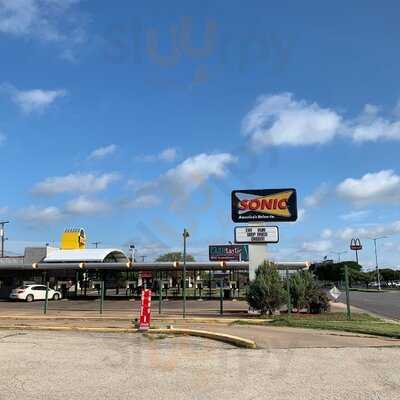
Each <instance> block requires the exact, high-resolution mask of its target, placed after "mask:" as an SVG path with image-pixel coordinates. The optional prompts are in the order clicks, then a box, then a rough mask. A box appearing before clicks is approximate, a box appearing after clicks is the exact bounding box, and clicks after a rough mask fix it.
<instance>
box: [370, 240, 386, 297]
mask: <svg viewBox="0 0 400 400" xmlns="http://www.w3.org/2000/svg"><path fill="white" fill-rule="evenodd" d="M386 237H387V236H379V237H376V238H373V239H372V240H373V241H374V248H375V268H376V281H377V283H378V290H381V278H380V276H379V265H378V250H377V247H376V241H377V240H379V239H385V238H386Z"/></svg>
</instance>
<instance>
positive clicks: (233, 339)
mask: <svg viewBox="0 0 400 400" xmlns="http://www.w3.org/2000/svg"><path fill="white" fill-rule="evenodd" d="M0 330H22V331H29V330H31V331H53V332H57V331H58V332H98V333H138V332H140V331H139V330H138V329H136V328H106V327H104V328H96V327H78V326H40V325H36V326H34V325H0ZM142 333H147V334H167V335H183V336H185V335H187V336H196V337H202V338H206V339H211V340H217V341H220V342H224V343H228V344H231V345H233V346H236V347H240V348H245V349H256V348H257V345H256V343H255V342H254V341H253V340H248V339H244V338H241V337H238V336H232V335H227V334H224V333H215V332H210V331H202V330H197V329H179V328H178V329H175V328H170V329H158V328H157V329H149V330H147V331H142Z"/></svg>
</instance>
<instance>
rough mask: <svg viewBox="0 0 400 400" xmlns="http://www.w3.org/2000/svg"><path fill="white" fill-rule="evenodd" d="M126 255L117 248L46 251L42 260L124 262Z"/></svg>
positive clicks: (49, 261) (126, 258)
mask: <svg viewBox="0 0 400 400" xmlns="http://www.w3.org/2000/svg"><path fill="white" fill-rule="evenodd" d="M126 261H128V257H127V256H126V255H125V254H124V253H123V252H122V251H121V250H118V249H81V250H78V249H77V250H60V249H54V250H52V251H50V252H48V254H47V256H46V257H45V259H44V260H43V262H46V263H47V262H48V263H55V262H57V263H59V262H99V263H102V262H126Z"/></svg>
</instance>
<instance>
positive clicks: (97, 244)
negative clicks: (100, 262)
mask: <svg viewBox="0 0 400 400" xmlns="http://www.w3.org/2000/svg"><path fill="white" fill-rule="evenodd" d="M92 244H94V246H95V248H96V249H97V248H98V247H99V244H101V242H93V243H92Z"/></svg>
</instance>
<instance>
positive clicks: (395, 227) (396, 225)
mask: <svg viewBox="0 0 400 400" xmlns="http://www.w3.org/2000/svg"><path fill="white" fill-rule="evenodd" d="M399 233H400V220H398V221H394V222H392V223H389V224H374V225H370V226H367V227H358V228H352V227H347V228H345V229H342V230H340V231H339V232H338V233H337V236H338V237H340V238H341V239H343V240H346V241H349V240H351V239H352V238H356V237H358V238H361V239H363V238H364V239H369V238H373V237H378V236H390V235H397V234H399Z"/></svg>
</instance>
